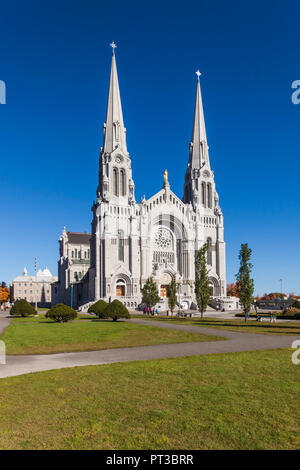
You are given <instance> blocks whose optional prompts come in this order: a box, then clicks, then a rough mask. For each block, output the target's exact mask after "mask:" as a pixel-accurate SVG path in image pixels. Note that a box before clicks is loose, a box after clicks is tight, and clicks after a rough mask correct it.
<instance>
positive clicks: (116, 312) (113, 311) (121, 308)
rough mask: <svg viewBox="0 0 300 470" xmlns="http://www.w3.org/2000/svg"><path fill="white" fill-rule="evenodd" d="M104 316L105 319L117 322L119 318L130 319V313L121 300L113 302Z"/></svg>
mask: <svg viewBox="0 0 300 470" xmlns="http://www.w3.org/2000/svg"><path fill="white" fill-rule="evenodd" d="M103 315H104V316H105V318H112V320H113V321H117V320H118V318H130V315H129V312H128V310H127V308H126V307H125V305H123V304H122V302H120V301H119V300H117V299H115V300H113V302H111V303H110V304H108V305H107V307H106V309H105V310H104V313H103Z"/></svg>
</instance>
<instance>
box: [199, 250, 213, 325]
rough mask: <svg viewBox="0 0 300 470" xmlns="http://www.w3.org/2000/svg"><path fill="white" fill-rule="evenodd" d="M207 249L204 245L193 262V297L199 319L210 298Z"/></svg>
mask: <svg viewBox="0 0 300 470" xmlns="http://www.w3.org/2000/svg"><path fill="white" fill-rule="evenodd" d="M207 249H208V245H207V243H206V244H205V245H203V247H202V248H200V250H198V252H197V254H196V260H195V295H196V302H197V306H198V309H199V311H200V312H201V319H202V318H203V312H205V310H206V308H207V306H208V302H209V298H210V285H209V278H208V271H207V267H206V252H207Z"/></svg>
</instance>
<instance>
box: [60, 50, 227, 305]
mask: <svg viewBox="0 0 300 470" xmlns="http://www.w3.org/2000/svg"><path fill="white" fill-rule="evenodd" d="M92 212H93V219H92V229H91V235H90V240H89V243H90V265H88V264H86V265H84V266H85V269H84V270H83V272H84V276H85V277H84V279H83V280H82V281H81V282H80V283H79V284H81V285H82V286H84V287H82V288H81V289H82V292H83V293H82V297H81V299H76V302H75V303H76V305H77V306H78V305H82V304H84V303H86V302H93V301H95V300H97V299H100V298H102V299H105V300H106V301H111V300H113V299H115V298H119V299H120V300H121V301H123V303H124V304H125V305H126V306H127V307H130V308H135V307H137V306H138V305H139V304H140V302H141V300H142V297H141V288H142V286H143V284H144V283H145V281H146V279H147V278H148V277H149V276H152V277H153V278H154V280H155V282H156V283H157V286H158V290H159V293H160V296H161V302H160V306H161V307H164V306H166V305H167V303H166V292H167V285H168V284H169V283H170V281H171V276H172V275H174V274H175V275H176V279H177V282H178V284H179V289H178V299H177V300H178V305H181V306H182V307H183V308H191V307H194V306H195V298H194V279H195V253H196V251H197V250H198V249H199V248H200V247H201V246H203V244H204V243H208V245H209V249H208V253H207V265H208V269H209V276H210V283H211V296H212V301H213V300H214V301H215V302H216V301H217V302H218V304H219V305H220V308H222V299H223V300H224V303H226V306H227V308H228V305H229V304H230V300H229V298H227V297H226V264H225V242H224V225H223V214H222V210H221V208H220V205H219V197H218V193H217V191H216V187H215V180H214V172H213V171H212V170H211V167H210V160H209V152H208V145H207V138H206V129H205V121H204V112H203V105H202V96H201V88H200V81H199V74H198V80H197V87H196V101H195V109H194V122H193V130H192V138H191V142H190V145H189V160H188V165H187V170H186V174H185V180H184V194H183V198H182V199H180V198H179V197H178V196H177V195H176V194H174V192H173V191H172V190H171V187H170V183H169V180H168V172H167V170H166V171H165V173H164V180H163V185H162V189H161V190H160V191H159V192H158V193H157V194H155V195H154V196H152V197H151V198H149V199H148V200H146V199H145V196H144V197H143V198H142V199H141V201H140V203H137V202H136V200H135V186H134V181H133V175H132V168H131V159H130V155H129V153H128V150H127V144H126V129H125V126H124V121H123V113H122V106H121V98H120V91H119V82H118V75H117V67H116V59H115V54H114V53H113V56H112V64H111V73H110V84H109V95H108V105H107V114H106V121H105V123H104V126H103V147H101V150H100V159H99V184H98V188H97V200H96V202H94V204H93V207H92ZM68 233H70V232H65V231H64V232H63V234H62V236H61V238H60V250H61V255H60V261H59V272H58V277H59V282H58V284H57V286H58V287H59V288H58V289H57V291H59V292H60V293H61V294H59V296H58V297H59V298H60V299H63V298H65V299H66V298H69V297H70V293H69V291H68V289H69V288H70V282H72V280H73V281H74V282H77V281H75V279H74V271H75V268H76V269H77V265H76V264H75V265H74V259H73V264H72V263H71V259H70V250H73V249H74V246H75V245H72V244H70V241H68V240H67V237H68ZM84 246H85V247H86V248H87V247H88V241H87V243H86V244H85V245H84ZM78 249H79V247H78ZM77 272H78V270H77ZM67 291H68V293H67V294H65V293H66V292H67ZM58 297H57V298H58Z"/></svg>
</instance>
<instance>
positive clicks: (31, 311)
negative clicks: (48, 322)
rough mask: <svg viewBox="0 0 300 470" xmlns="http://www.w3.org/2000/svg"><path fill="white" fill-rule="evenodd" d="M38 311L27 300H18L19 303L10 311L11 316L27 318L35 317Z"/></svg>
mask: <svg viewBox="0 0 300 470" xmlns="http://www.w3.org/2000/svg"><path fill="white" fill-rule="evenodd" d="M36 313H37V311H36V309H35V308H34V307H33V306H32V305H31V304H30V303H29V302H27V300H25V299H20V300H17V302H16V303H15V304H14V305H13V306H12V308H11V309H10V314H11V315H21V316H22V317H27V315H35V314H36Z"/></svg>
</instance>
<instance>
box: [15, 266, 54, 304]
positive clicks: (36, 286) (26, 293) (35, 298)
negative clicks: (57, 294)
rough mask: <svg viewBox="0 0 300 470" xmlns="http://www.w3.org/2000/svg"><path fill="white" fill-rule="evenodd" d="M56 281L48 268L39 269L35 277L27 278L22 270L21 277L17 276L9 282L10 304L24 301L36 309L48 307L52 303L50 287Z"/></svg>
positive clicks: (25, 271) (26, 273)
mask: <svg viewBox="0 0 300 470" xmlns="http://www.w3.org/2000/svg"><path fill="white" fill-rule="evenodd" d="M55 281H57V277H56V276H52V274H51V272H50V271H49V269H48V268H45V269H44V270H43V271H42V270H41V269H39V270H38V271H37V273H36V275H35V276H29V275H28V272H27V269H26V268H24V271H23V274H22V276H17V277H15V278H14V279H13V281H12V282H11V287H12V288H11V293H12V302H16V301H17V300H19V299H26V300H27V301H28V302H30V303H31V304H33V305H35V303H37V306H38V307H49V306H50V305H51V303H52V293H51V286H52V283H53V282H55Z"/></svg>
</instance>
